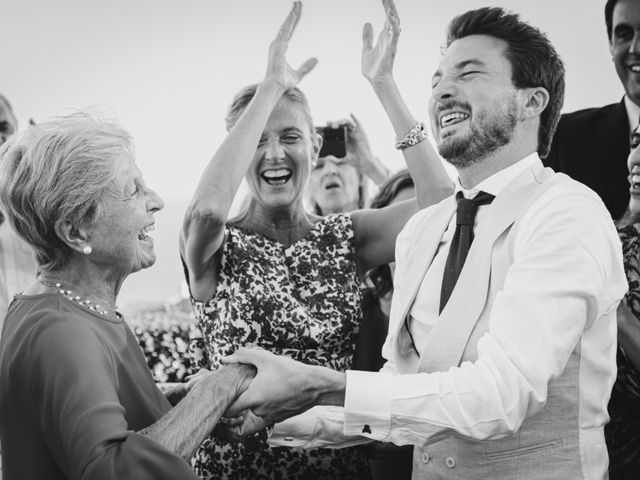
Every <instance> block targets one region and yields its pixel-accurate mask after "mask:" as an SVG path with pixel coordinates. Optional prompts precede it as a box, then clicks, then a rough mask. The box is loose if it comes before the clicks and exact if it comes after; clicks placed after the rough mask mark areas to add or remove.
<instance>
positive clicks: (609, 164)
mask: <svg viewBox="0 0 640 480" xmlns="http://www.w3.org/2000/svg"><path fill="white" fill-rule="evenodd" d="M604 15H605V21H606V24H607V35H608V38H609V51H610V52H611V58H612V60H613V63H614V64H615V67H616V72H617V73H618V77H619V78H620V82H621V83H622V86H623V87H624V90H625V96H624V98H623V99H622V101H621V102H620V103H614V104H611V105H607V106H605V107H602V108H588V109H586V110H579V111H577V112H573V113H569V114H565V115H563V116H562V118H561V119H560V123H559V125H558V129H557V130H556V133H555V136H554V138H553V143H552V144H551V151H550V152H549V156H548V157H547V159H546V160H545V165H547V166H549V167H552V168H553V169H554V170H555V171H556V172H565V173H566V174H568V175H570V176H571V177H572V178H575V179H576V180H578V181H580V182H582V183H584V184H585V185H587V186H588V187H590V188H592V189H593V190H595V192H596V193H597V194H598V195H600V197H601V198H602V200H603V201H604V203H605V205H606V206H607V209H608V210H609V212H610V213H611V216H612V217H613V218H614V219H619V218H621V217H622V216H623V214H624V213H625V212H626V210H627V206H628V205H629V184H628V182H627V176H628V174H629V172H628V171H627V157H628V156H629V144H630V134H631V133H632V132H633V130H635V129H636V127H637V126H638V124H639V123H640V1H638V0H608V1H607V4H606V6H605V8H604Z"/></svg>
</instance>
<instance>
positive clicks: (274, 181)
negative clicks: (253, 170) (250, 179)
mask: <svg viewBox="0 0 640 480" xmlns="http://www.w3.org/2000/svg"><path fill="white" fill-rule="evenodd" d="M291 175H292V173H291V170H289V169H288V168H279V169H277V170H266V171H264V172H262V178H264V179H265V181H266V182H267V183H268V184H269V185H284V184H285V183H287V182H288V181H289V179H290V178H291Z"/></svg>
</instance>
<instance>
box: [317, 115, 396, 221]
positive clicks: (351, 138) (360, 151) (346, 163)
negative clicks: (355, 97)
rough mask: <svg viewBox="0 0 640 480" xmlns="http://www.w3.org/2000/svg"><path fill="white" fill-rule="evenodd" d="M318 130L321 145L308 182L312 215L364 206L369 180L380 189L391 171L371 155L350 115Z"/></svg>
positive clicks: (364, 138) (361, 132)
mask: <svg viewBox="0 0 640 480" xmlns="http://www.w3.org/2000/svg"><path fill="white" fill-rule="evenodd" d="M317 131H318V133H320V135H322V139H323V142H322V149H321V150H320V154H319V155H318V160H316V161H315V162H314V163H313V164H312V169H311V176H310V179H309V191H308V193H309V201H310V204H311V207H312V209H313V212H314V213H315V214H316V215H329V214H331V213H346V212H352V211H353V210H357V209H359V208H364V207H366V206H367V198H368V184H369V180H371V181H373V182H374V183H375V184H376V186H378V187H379V186H380V185H381V184H382V183H384V182H385V180H387V178H389V175H390V172H389V170H388V169H387V168H386V167H385V166H384V165H383V164H382V162H381V161H380V160H379V159H378V158H377V157H376V156H375V155H373V153H372V152H371V147H370V145H369V140H368V139H367V135H366V133H365V131H364V129H363V128H362V124H361V123H360V121H359V120H358V119H357V118H356V116H355V115H353V114H351V118H350V119H344V120H339V121H334V122H329V123H328V124H327V126H325V127H319V128H317Z"/></svg>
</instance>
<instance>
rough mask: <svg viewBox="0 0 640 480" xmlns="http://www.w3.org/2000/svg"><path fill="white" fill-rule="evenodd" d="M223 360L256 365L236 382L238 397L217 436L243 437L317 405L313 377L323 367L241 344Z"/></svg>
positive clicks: (217, 430)
mask: <svg viewBox="0 0 640 480" xmlns="http://www.w3.org/2000/svg"><path fill="white" fill-rule="evenodd" d="M222 362H223V363H224V364H226V365H229V366H231V365H234V364H247V365H253V366H254V367H255V376H254V377H253V378H250V377H249V376H245V377H244V378H243V379H242V380H241V381H240V382H238V383H237V391H236V395H237V396H236V398H235V401H233V403H232V404H231V405H230V406H229V407H228V409H227V411H226V412H225V414H224V417H223V418H222V419H221V421H220V422H219V423H218V426H217V427H216V429H215V434H216V435H218V436H221V437H223V438H227V439H231V440H236V441H240V440H242V439H243V438H245V437H247V436H249V435H252V434H255V433H257V432H259V431H261V430H264V429H265V428H266V427H267V426H271V425H273V424H274V423H275V422H279V421H282V420H285V419H287V418H289V417H292V416H294V415H297V414H299V413H302V412H304V411H305V410H307V409H309V408H311V407H312V406H314V405H315V402H316V400H317V394H316V393H315V388H314V387H313V385H312V383H311V381H312V380H311V379H312V378H313V370H314V369H316V368H321V367H313V366H310V365H305V364H303V363H300V362H296V361H295V360H292V359H291V358H289V357H284V356H278V355H274V354H272V353H270V352H268V351H266V350H263V349H260V348H240V349H238V350H237V351H236V352H235V353H234V354H233V355H230V356H228V357H225V358H223V359H222ZM200 375H203V374H200ZM204 375H206V373H205V374H204Z"/></svg>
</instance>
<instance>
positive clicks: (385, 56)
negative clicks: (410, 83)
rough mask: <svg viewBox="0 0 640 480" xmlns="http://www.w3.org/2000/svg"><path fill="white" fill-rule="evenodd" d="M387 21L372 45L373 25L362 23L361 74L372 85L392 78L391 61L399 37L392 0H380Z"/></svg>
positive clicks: (393, 57)
mask: <svg viewBox="0 0 640 480" xmlns="http://www.w3.org/2000/svg"><path fill="white" fill-rule="evenodd" d="M382 5H383V6H384V9H385V12H386V14H387V21H386V22H385V24H384V28H383V29H382V31H381V32H380V34H379V35H378V41H377V42H376V44H375V46H374V45H373V27H372V26H371V24H370V23H366V24H365V25H364V29H363V31H362V74H363V75H364V76H365V78H366V79H367V80H369V82H370V83H371V84H372V85H373V86H374V87H376V86H380V85H381V84H384V83H385V82H386V81H390V80H392V79H393V61H394V59H395V56H396V51H397V49H398V38H399V37H400V18H399V17H398V10H397V9H396V6H395V4H394V3H393V0H382Z"/></svg>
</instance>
